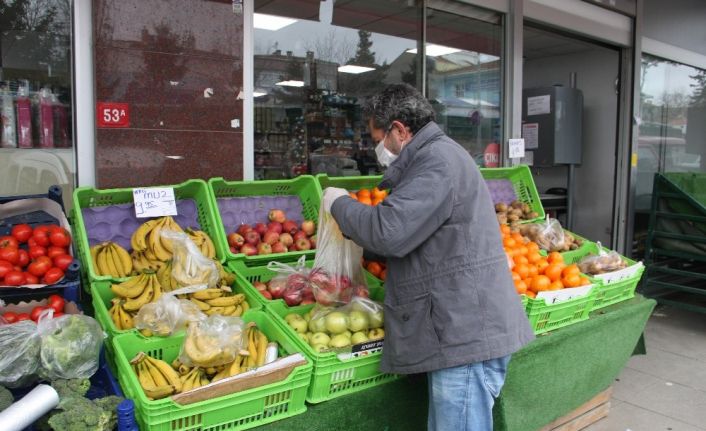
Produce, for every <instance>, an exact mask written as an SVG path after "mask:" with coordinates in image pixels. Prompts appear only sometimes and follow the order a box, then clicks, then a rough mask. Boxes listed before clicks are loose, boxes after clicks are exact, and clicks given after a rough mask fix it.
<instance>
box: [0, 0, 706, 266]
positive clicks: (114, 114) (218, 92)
mask: <svg viewBox="0 0 706 431" xmlns="http://www.w3.org/2000/svg"><path fill="white" fill-rule="evenodd" d="M10 3H11V4H13V5H20V4H22V3H23V2H19V1H15V2H10ZM45 3H47V5H46V6H48V7H47V8H45V9H44V10H45V11H48V10H51V11H52V13H51V14H46V13H45V20H44V21H45V22H44V25H45V27H41V26H40V24H42V22H34V23H31V22H28V21H27V20H26V19H22V17H23V16H25V15H26V16H29V13H30V12H31V11H30V10H29V9H27V8H29V7H30V6H26V7H25V9H22V8H20V7H16V8H15V9H11V8H6V9H4V10H2V11H0V15H2V17H3V19H4V20H5V21H7V22H8V23H12V24H13V25H14V27H12V28H13V29H14V30H13V31H15V33H12V32H7V31H5V30H3V33H2V37H3V40H2V45H1V46H2V63H0V67H1V68H2V69H1V70H2V72H3V73H2V77H0V80H2V81H3V82H5V83H6V84H5V85H4V87H3V88H6V90H4V92H1V93H0V94H2V95H3V103H4V104H8V103H11V104H13V106H12V108H8V109H6V110H3V121H4V123H3V124H5V123H9V122H12V123H13V124H15V125H16V126H15V127H14V129H15V135H14V136H19V134H18V131H19V130H20V129H21V128H22V125H25V126H26V124H28V123H26V121H27V120H25V119H22V121H25V122H24V123H21V122H20V120H19V119H18V116H20V115H19V113H20V111H21V110H19V109H18V106H20V105H22V106H25V105H26V104H27V101H26V100H25V99H24V97H25V96H27V97H26V99H28V101H29V105H30V109H29V112H30V114H32V115H30V117H29V121H30V124H34V126H30V127H35V128H36V129H37V131H36V132H34V133H33V134H31V136H32V137H33V138H32V139H33V140H32V141H31V142H30V141H26V142H25V143H23V144H22V145H20V144H19V143H20V140H19V139H18V138H17V137H15V138H14V140H13V141H12V142H14V143H15V144H14V145H13V143H12V142H10V141H11V139H10V137H11V136H12V135H11V133H10V132H11V131H12V130H9V128H7V127H6V128H4V129H3V130H4V134H3V139H4V140H3V146H6V147H23V146H25V147H27V146H29V147H32V148H31V149H30V148H3V149H0V167H2V172H3V175H4V176H6V177H7V179H6V180H5V183H4V185H3V187H5V190H3V191H2V193H0V194H1V195H8V194H27V193H38V192H42V191H43V190H45V189H46V186H47V184H53V183H59V184H62V186H63V187H64V190H65V193H66V194H67V196H68V195H70V193H71V190H72V189H73V188H74V187H76V186H84V185H91V186H97V187H101V188H114V187H129V186H135V185H156V184H172V183H177V182H181V181H183V180H185V179H188V178H210V177H218V176H222V177H225V178H228V179H241V178H242V179H279V178H290V177H294V176H296V175H299V174H303V173H327V174H329V175H371V174H376V173H379V172H380V171H379V166H378V165H377V164H376V163H375V156H374V152H373V151H372V148H373V147H374V145H375V144H376V143H375V142H372V141H371V139H370V136H369V135H368V134H367V131H366V124H365V123H364V121H363V119H362V117H361V114H360V105H361V102H362V100H363V99H364V98H365V97H366V96H369V95H370V94H374V93H375V92H376V91H378V90H379V89H380V88H382V87H383V86H384V85H386V84H389V83H397V82H406V83H408V84H410V85H413V86H415V87H417V88H418V89H419V90H420V91H422V92H423V93H424V94H425V95H426V96H427V97H428V99H429V100H430V101H431V102H432V105H433V106H434V107H435V109H436V110H437V120H438V122H439V124H440V125H441V126H442V127H443V128H444V130H445V131H446V133H447V134H449V136H451V137H452V138H454V139H455V140H456V141H458V142H459V143H460V144H461V145H462V146H464V148H466V149H467V150H468V151H469V152H470V153H471V154H472V155H473V157H474V159H475V160H476V162H477V163H478V164H479V165H482V166H496V165H497V166H509V165H512V164H515V163H519V162H527V161H528V160H527V159H525V160H520V159H509V158H508V156H509V154H508V140H509V139H511V138H520V137H522V130H523V127H522V125H523V105H524V104H526V100H525V99H523V89H525V88H528V87H546V86H551V85H554V84H557V83H559V84H563V85H565V86H569V85H570V83H569V82H568V81H569V79H568V78H569V75H570V73H569V72H577V74H578V84H577V85H576V88H578V89H580V90H581V91H582V92H583V94H584V100H585V104H584V124H583V126H584V127H583V133H582V138H583V139H582V141H583V145H582V150H581V152H582V155H583V157H582V160H581V163H580V164H577V166H576V170H575V173H573V174H571V175H574V176H573V178H574V180H573V187H569V189H570V190H571V189H572V188H573V194H572V193H569V195H570V196H569V199H568V201H570V202H572V203H573V205H571V204H570V205H567V204H566V202H567V200H566V199H565V203H564V206H565V207H567V206H568V207H573V213H574V216H573V221H574V224H575V226H574V230H575V231H577V232H578V233H582V232H585V235H586V236H587V237H591V238H596V239H599V238H601V239H602V241H604V242H610V243H611V244H610V245H611V246H612V247H614V248H616V249H618V250H621V251H626V252H628V253H629V252H630V250H631V249H632V248H633V237H635V239H636V240H638V242H639V238H640V232H641V229H643V228H644V210H645V209H646V207H645V202H646V201H649V196H650V194H651V176H652V175H653V173H654V172H657V171H666V170H674V169H677V170H687V171H703V170H704V169H706V166H705V165H706V162H703V161H702V159H703V158H704V157H706V155H705V154H704V153H705V152H706V150H705V149H704V147H706V142H705V140H704V134H705V133H706V132H705V131H704V130H703V129H701V130H700V127H701V124H702V123H703V122H704V120H705V119H706V118H704V117H706V111H705V110H704V108H703V103H704V102H703V94H702V93H703V87H704V86H705V85H706V84H705V82H706V80H705V79H704V78H703V75H704V73H706V72H704V70H706V50H705V49H704V48H703V47H704V46H706V44H704V43H703V42H704V41H706V33H704V32H705V30H703V26H701V25H700V24H699V22H700V21H699V19H701V21H702V20H703V18H704V17H706V7H704V6H703V5H701V4H700V2H698V1H696V0H691V1H687V0H680V1H677V2H670V7H669V8H666V7H665V6H664V5H663V4H662V2H659V1H654V0H644V1H642V0H636V1H630V0H624V1H617V2H601V1H580V0H571V1H566V0H524V1H523V0H506V1H491V0H463V1H462V0H456V1H451V0H425V1H422V0H412V1H396V0H377V1H372V0H363V1H361V0H336V1H332V0H327V1H320V0H258V1H254V2H249V1H237V0H228V1H217V0H211V1H207V0H204V1H190V0H178V1H163V0H148V1H144V0H129V1H120V2H117V1H112V0H74V1H72V2H71V1H58V0H57V1H49V0H47V1H46V2H45ZM54 3H56V4H54ZM605 3H610V6H606V5H605ZM13 14H14V15H13ZM686 19H691V20H693V21H685V20H686ZM5 21H3V22H5ZM3 28H5V26H3ZM8 28H9V27H8ZM48 29H51V31H53V32H54V34H58V35H61V37H55V38H52V39H51V40H52V41H53V42H52V44H53V45H51V46H49V45H48V42H45V41H44V39H46V37H43V35H45V33H46V32H47V31H49V30H48ZM675 29H680V31H673V30H675ZM27 35H30V36H31V35H34V36H33V37H35V38H36V40H37V42H34V43H32V44H31V46H32V47H33V48H32V49H30V48H27V47H25V48H22V47H21V46H22V44H23V43H24V44H27V43H29V42H28V38H27V37H25V36H27ZM561 39H565V43H559V42H556V41H557V40H561ZM57 41H59V42H57ZM552 41H554V42H552ZM692 41H696V42H692ZM698 41H700V42H698ZM42 44H44V45H42ZM45 45H46V46H45ZM589 45H590V46H589ZM581 46H583V48H581ZM37 47H42V49H44V51H42V50H41V49H39V48H37ZM71 60H73V61H71ZM582 62H584V63H585V64H584V63H582ZM601 64H604V65H605V67H601V66H600V65H601ZM593 67H595V71H594V70H593V69H591V68H593ZM600 71H602V72H603V75H604V76H603V78H601V80H599V79H598V76H599V75H600V74H599V73H598V72H600ZM564 78H566V79H564ZM599 87H600V88H601V89H600V90H598V88H599ZM599 95H600V96H599ZM6 100H9V101H10V102H5V101H6ZM18 100H20V102H18ZM18 103H19V104H18ZM3 106H4V105H3ZM47 106H48V108H47ZM43 107H44V110H42V108H43ZM6 111H7V112H12V113H14V115H10V114H7V115H6V114H5V113H4V112H6ZM22 112H25V111H22ZM42 112H44V114H43V115H44V116H41V115H38V114H37V113H39V114H41V113H42ZM50 112H51V114H52V116H51V121H49V120H48V118H49V117H48V116H47V114H48V113H50ZM62 112H63V113H64V115H63V116H62ZM6 116H9V117H12V116H14V117H15V118H10V120H5V118H6ZM23 118H24V117H23ZM32 120H33V121H34V122H33V123H32ZM62 121H63V122H62ZM525 122H526V121H525ZM50 123H51V126H52V127H51V129H52V130H51V137H52V139H51V140H50V139H49V138H48V136H49V132H47V131H44V132H42V130H43V129H42V128H41V127H39V126H42V125H47V124H50ZM689 124H691V127H689V126H688V125H689ZM64 125H65V126H64ZM44 129H46V127H44ZM600 132H602V133H600ZM6 141H7V142H6ZM30 159H31V160H30ZM565 170H566V169H565V167H554V168H544V167H536V168H535V169H534V173H535V177H536V181H537V183H538V188H539V189H540V192H545V191H546V190H548V189H551V188H556V186H557V185H560V186H564V183H562V181H564V179H565V178H566V176H567V173H566V172H565ZM560 188H561V187H560ZM571 212H572V211H569V213H571ZM596 220H600V221H601V222H599V223H596ZM638 252H639V248H638Z"/></svg>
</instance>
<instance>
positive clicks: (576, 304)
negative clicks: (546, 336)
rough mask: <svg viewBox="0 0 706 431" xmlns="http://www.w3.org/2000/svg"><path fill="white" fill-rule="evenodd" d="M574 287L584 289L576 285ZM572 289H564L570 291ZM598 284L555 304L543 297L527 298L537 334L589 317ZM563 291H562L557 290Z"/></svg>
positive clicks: (530, 317)
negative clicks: (580, 294)
mask: <svg viewBox="0 0 706 431" xmlns="http://www.w3.org/2000/svg"><path fill="white" fill-rule="evenodd" d="M574 289H582V288H581V287H576V288H574ZM569 290H570V289H563V291H569ZM596 291H597V286H596V285H595V284H594V285H592V288H591V289H590V291H589V292H587V293H586V294H584V295H582V296H576V297H573V298H571V299H567V300H565V301H561V302H556V303H553V304H549V303H547V301H546V300H545V299H542V298H529V297H528V298H527V307H526V312H527V318H528V319H529V321H530V325H531V326H532V329H533V330H534V333H535V334H542V333H544V332H549V331H553V330H555V329H559V328H563V327H564V326H569V325H573V324H574V323H578V322H581V321H584V320H586V319H588V314H589V313H590V312H591V310H592V309H593V308H592V307H593V303H594V301H595V299H596ZM557 292H562V291H557Z"/></svg>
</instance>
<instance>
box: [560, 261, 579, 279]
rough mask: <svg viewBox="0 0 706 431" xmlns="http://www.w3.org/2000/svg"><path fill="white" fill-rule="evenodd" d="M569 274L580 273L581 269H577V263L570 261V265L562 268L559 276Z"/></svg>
mask: <svg viewBox="0 0 706 431" xmlns="http://www.w3.org/2000/svg"><path fill="white" fill-rule="evenodd" d="M569 275H581V270H580V269H579V267H578V265H576V264H575V263H572V264H571V265H569V266H567V267H566V268H564V270H563V271H562V273H561V276H562V277H568V276H569Z"/></svg>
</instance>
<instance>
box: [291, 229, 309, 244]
mask: <svg viewBox="0 0 706 431" xmlns="http://www.w3.org/2000/svg"><path fill="white" fill-rule="evenodd" d="M293 235H294V242H297V240H300V239H307V237H306V232H304V231H303V230H300V231H297V232H296V233H294V234H293Z"/></svg>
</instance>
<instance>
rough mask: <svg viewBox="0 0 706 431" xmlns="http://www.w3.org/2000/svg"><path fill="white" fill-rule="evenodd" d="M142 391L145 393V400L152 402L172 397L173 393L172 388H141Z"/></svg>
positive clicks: (167, 386)
mask: <svg viewBox="0 0 706 431" xmlns="http://www.w3.org/2000/svg"><path fill="white" fill-rule="evenodd" d="M143 390H144V391H145V395H147V398H149V399H152V400H159V399H162V398H166V397H168V396H170V395H172V394H173V393H174V386H172V385H166V386H156V387H154V388H149V389H145V388H143Z"/></svg>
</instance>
